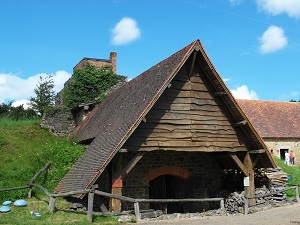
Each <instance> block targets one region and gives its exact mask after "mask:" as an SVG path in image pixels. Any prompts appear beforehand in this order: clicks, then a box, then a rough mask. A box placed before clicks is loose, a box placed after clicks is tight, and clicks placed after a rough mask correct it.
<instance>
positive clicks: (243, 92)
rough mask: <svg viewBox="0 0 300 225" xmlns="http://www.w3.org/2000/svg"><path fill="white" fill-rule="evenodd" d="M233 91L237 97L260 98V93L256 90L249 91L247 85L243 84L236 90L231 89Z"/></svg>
mask: <svg viewBox="0 0 300 225" xmlns="http://www.w3.org/2000/svg"><path fill="white" fill-rule="evenodd" d="M231 93H232V94H233V96H234V97H235V98H236V99H251V100H258V95H257V94H256V93H255V91H249V90H248V87H247V86H246V85H242V86H240V87H238V88H237V89H236V90H231Z"/></svg>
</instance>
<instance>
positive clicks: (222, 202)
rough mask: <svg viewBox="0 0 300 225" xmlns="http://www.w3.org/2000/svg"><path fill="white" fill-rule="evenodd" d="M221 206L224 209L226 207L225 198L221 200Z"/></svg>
mask: <svg viewBox="0 0 300 225" xmlns="http://www.w3.org/2000/svg"><path fill="white" fill-rule="evenodd" d="M220 208H221V209H222V210H223V209H224V208H225V207H224V199H222V200H221V201H220Z"/></svg>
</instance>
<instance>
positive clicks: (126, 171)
mask: <svg viewBox="0 0 300 225" xmlns="http://www.w3.org/2000/svg"><path fill="white" fill-rule="evenodd" d="M145 154H146V152H138V153H137V154H136V155H135V156H134V157H133V159H131V160H130V162H129V163H128V164H127V165H126V166H125V168H124V169H122V171H121V174H120V177H121V178H124V177H125V176H126V175H127V174H129V172H130V171H131V170H132V168H133V167H134V166H135V165H136V164H137V163H138V162H139V161H140V160H141V159H142V158H143V156H144V155H145Z"/></svg>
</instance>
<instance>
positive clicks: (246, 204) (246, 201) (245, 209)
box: [244, 197, 248, 215]
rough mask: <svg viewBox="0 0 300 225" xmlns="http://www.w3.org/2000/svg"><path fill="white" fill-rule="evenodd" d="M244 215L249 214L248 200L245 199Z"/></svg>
mask: <svg viewBox="0 0 300 225" xmlns="http://www.w3.org/2000/svg"><path fill="white" fill-rule="evenodd" d="M244 214H245V215H247V214H248V198H246V197H245V199H244Z"/></svg>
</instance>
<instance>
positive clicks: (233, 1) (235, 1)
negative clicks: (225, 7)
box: [229, 0, 244, 6]
mask: <svg viewBox="0 0 300 225" xmlns="http://www.w3.org/2000/svg"><path fill="white" fill-rule="evenodd" d="M243 1H244V0H229V2H230V4H231V5H233V6H236V5H239V4H241V3H242V2H243Z"/></svg>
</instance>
